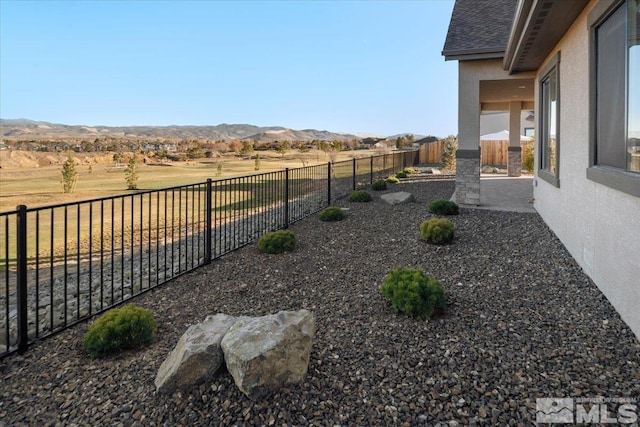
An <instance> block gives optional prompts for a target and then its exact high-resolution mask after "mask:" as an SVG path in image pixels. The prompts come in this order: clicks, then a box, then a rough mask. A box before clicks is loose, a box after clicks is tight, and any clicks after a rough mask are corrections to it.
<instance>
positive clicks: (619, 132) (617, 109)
mask: <svg viewBox="0 0 640 427" xmlns="http://www.w3.org/2000/svg"><path fill="white" fill-rule="evenodd" d="M589 25H590V44H591V46H590V47H591V52H590V54H591V59H590V63H591V70H590V71H591V107H590V108H591V118H592V120H591V124H592V129H591V138H590V139H591V154H590V156H591V159H590V163H591V167H590V168H589V169H588V170H587V177H588V178H589V179H592V180H594V181H597V182H600V183H602V184H605V185H608V186H611V187H613V188H616V189H618V190H620V191H623V192H626V193H629V194H632V195H635V196H638V197H640V0H601V1H600V2H599V3H598V4H597V5H596V6H595V7H594V9H593V10H592V12H591V13H590V15H589Z"/></svg>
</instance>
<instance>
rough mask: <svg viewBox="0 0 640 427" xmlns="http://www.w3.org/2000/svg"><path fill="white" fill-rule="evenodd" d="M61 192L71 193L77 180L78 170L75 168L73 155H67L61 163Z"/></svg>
mask: <svg viewBox="0 0 640 427" xmlns="http://www.w3.org/2000/svg"><path fill="white" fill-rule="evenodd" d="M60 182H61V183H62V192H63V193H73V192H74V191H75V190H76V183H77V182H78V171H77V170H76V162H75V160H73V157H71V156H69V157H67V161H66V162H64V164H63V165H62V180H61V181H60Z"/></svg>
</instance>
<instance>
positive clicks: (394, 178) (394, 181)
mask: <svg viewBox="0 0 640 427" xmlns="http://www.w3.org/2000/svg"><path fill="white" fill-rule="evenodd" d="M386 181H387V182H388V183H389V184H397V183H399V182H400V180H399V179H398V178H396V177H395V176H390V177H389V178H387V179H386Z"/></svg>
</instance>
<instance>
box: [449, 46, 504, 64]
mask: <svg viewBox="0 0 640 427" xmlns="http://www.w3.org/2000/svg"><path fill="white" fill-rule="evenodd" d="M442 55H443V56H444V59H445V61H452V60H455V61H474V60H477V59H496V58H502V57H503V56H504V49H496V48H485V49H460V50H443V51H442Z"/></svg>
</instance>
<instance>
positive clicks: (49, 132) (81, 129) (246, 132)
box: [0, 119, 359, 142]
mask: <svg viewBox="0 0 640 427" xmlns="http://www.w3.org/2000/svg"><path fill="white" fill-rule="evenodd" d="M0 136H1V137H2V139H4V140H14V141H15V140H36V141H42V140H61V139H73V140H82V139H95V138H130V139H169V140H173V139H199V140H213V141H219V140H222V141H229V140H234V139H237V140H258V141H264V142H268V141H277V140H279V141H313V140H324V141H332V140H339V141H345V140H351V139H358V138H359V137H358V136H356V135H351V134H346V133H337V132H329V131H326V130H315V129H303V130H294V129H289V128H285V127H281V126H266V127H261V126H255V125H250V124H226V123H223V124H219V125H216V126H83V125H65V124H59V123H49V122H42V121H34V120H28V119H0Z"/></svg>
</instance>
